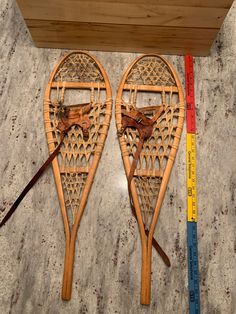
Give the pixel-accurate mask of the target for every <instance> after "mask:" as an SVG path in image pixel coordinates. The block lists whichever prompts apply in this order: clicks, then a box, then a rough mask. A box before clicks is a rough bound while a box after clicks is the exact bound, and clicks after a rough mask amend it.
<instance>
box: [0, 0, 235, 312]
mask: <svg viewBox="0 0 236 314" xmlns="http://www.w3.org/2000/svg"><path fill="white" fill-rule="evenodd" d="M235 4H236V3H235ZM235 4H234V6H233V8H232V9H231V10H230V12H229V14H228V16H227V18H226V20H225V23H224V25H223V27H222V29H221V31H220V33H219V35H218V37H217V39H216V41H215V43H214V45H213V47H212V50H211V55H210V56H209V57H205V58H195V82H196V84H195V85H196V89H195V93H196V108H197V175H198V207H199V222H198V234H199V264H200V265H199V266H200V276H201V279H200V284H201V286H200V289H201V308H202V313H203V314H213V313H214V314H219V313H222V314H234V313H236V260H235V256H236V239H235V227H236V193H235V190H236V5H235ZM63 53H64V51H62V50H51V49H38V48H36V47H34V45H33V43H32V41H31V38H30V35H29V33H28V31H27V29H26V26H25V24H24V21H23V19H22V17H21V15H20V12H19V10H18V7H17V6H16V4H15V1H13V0H0V134H1V140H0V145H1V146H0V147H1V149H0V160H1V163H0V176H1V185H0V213H1V217H2V216H3V215H4V211H7V210H8V209H9V206H10V204H11V203H12V202H13V200H14V199H15V197H16V196H17V194H18V193H19V192H20V191H21V189H22V188H23V187H24V185H25V184H26V183H27V182H28V180H29V179H30V178H31V177H32V175H33V174H34V173H35V171H36V170H37V169H38V167H39V165H41V163H42V161H43V160H45V159H46V157H47V156H48V151H47V144H46V139H45V133H44V126H43V111H42V110H43V106H42V105H43V95H44V89H45V86H46V84H47V80H48V77H49V74H50V72H51V69H52V68H53V66H54V64H55V63H56V62H57V60H58V58H59V57H60V56H61V55H62V54H63ZM93 54H94V55H95V56H96V57H97V58H98V59H99V60H100V61H101V63H102V64H103V66H104V68H105V69H106V71H107V73H108V76H109V78H110V81H111V84H112V88H113V95H114V97H115V95H116V88H117V86H118V83H119V80H120V78H121V75H122V74H123V72H124V70H125V69H126V67H127V66H128V64H129V63H130V62H131V61H132V60H134V58H135V57H136V56H137V55H136V54H126V53H107V52H106V53H105V52H93ZM166 58H167V59H168V60H169V61H170V62H171V63H172V64H173V65H174V67H175V68H176V70H177V71H178V74H179V76H180V78H181V80H182V83H183V84H184V60H183V57H180V56H166ZM125 180H126V179H125V175H124V170H123V164H122V159H121V155H120V150H119V145H118V141H117V137H116V129H115V124H114V116H113V119H112V122H111V127H110V130H109V135H108V138H107V142H106V145H105V149H104V151H103V156H102V159H101V162H100V165H99V167H98V171H97V174H96V178H95V181H94V185H93V188H92V190H91V194H90V197H89V201H88V203H87V207H86V209H85V212H84V216H83V219H82V223H81V226H80V228H79V232H78V237H77V245H76V255H75V265H74V281H73V295H72V299H71V301H70V302H65V301H62V300H61V299H60V290H61V283H62V272H63V259H64V244H65V243H64V231H63V225H62V219H61V214H60V210H59V204H58V200H57V195H56V190H55V186H54V181H53V176H52V170H51V169H49V170H48V171H47V172H46V174H45V175H44V176H43V178H42V179H41V180H40V182H39V183H38V184H37V185H36V186H35V187H34V188H33V190H32V191H31V192H30V193H29V194H28V195H27V197H26V198H25V200H24V201H23V202H22V204H21V205H20V207H19V208H18V210H17V211H16V213H15V214H14V216H13V217H12V219H11V221H9V222H8V224H7V225H6V226H5V227H4V228H2V229H1V230H0V267H1V271H0V313H2V314H5V313H12V314H13V313H14V314H21V313H24V314H28V313H32V314H33V313H34V314H37V313H48V314H58V313H79V314H82V313H98V314H100V313H101V314H103V313H104V314H113V313H120V314H126V313H130V314H132V313H159V314H162V313H165V314H167V313H168V314H171V313H178V314H182V313H188V290H187V266H186V218H185V217H186V186H185V134H183V137H182V139H181V143H180V148H179V151H178V155H177V158H176V161H175V165H174V169H173V172H172V175H171V179H170V182H169V186H168V190H167V193H166V196H165V201H164V204H163V207H162V212H161V215H160V219H159V221H158V225H157V229H156V234H157V236H158V239H159V241H160V243H161V244H162V245H163V246H164V247H165V249H166V251H167V252H168V254H169V256H170V258H171V262H172V267H171V268H170V269H167V268H166V267H165V266H164V265H163V263H162V261H161V260H160V258H159V257H158V256H157V255H156V254H155V252H154V253H153V275H152V302H151V305H150V306H149V307H146V306H141V305H140V303H139V296H140V261H141V255H140V239H139V234H138V228H137V224H136V222H135V220H134V218H132V215H131V212H130V206H129V200H128V193H127V186H126V181H125ZM133 230H134V231H133Z"/></svg>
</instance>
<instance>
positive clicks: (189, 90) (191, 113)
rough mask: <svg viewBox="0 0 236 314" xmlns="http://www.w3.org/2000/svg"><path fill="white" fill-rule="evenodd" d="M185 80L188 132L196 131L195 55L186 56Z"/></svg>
mask: <svg viewBox="0 0 236 314" xmlns="http://www.w3.org/2000/svg"><path fill="white" fill-rule="evenodd" d="M185 73H186V74H185V80H186V103H187V109H186V122H187V133H193V134H195V133H196V121H195V101H194V72H193V57H192V56H189V55H186V56H185Z"/></svg>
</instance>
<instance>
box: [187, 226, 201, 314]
mask: <svg viewBox="0 0 236 314" xmlns="http://www.w3.org/2000/svg"><path fill="white" fill-rule="evenodd" d="M187 233H188V234H187V239H188V290H189V313H190V314H200V293H199V271H198V248H197V223H196V222H193V221H188V222H187Z"/></svg>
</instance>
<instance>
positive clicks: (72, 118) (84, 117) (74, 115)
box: [0, 103, 92, 228]
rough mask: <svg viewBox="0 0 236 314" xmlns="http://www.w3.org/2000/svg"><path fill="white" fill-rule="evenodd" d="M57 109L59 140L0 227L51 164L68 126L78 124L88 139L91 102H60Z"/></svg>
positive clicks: (68, 128) (0, 225)
mask: <svg viewBox="0 0 236 314" xmlns="http://www.w3.org/2000/svg"><path fill="white" fill-rule="evenodd" d="M57 105H59V108H58V111H57V118H58V120H59V122H58V125H57V129H58V130H59V131H60V142H59V144H58V146H57V147H56V149H55V150H54V151H53V153H52V154H51V155H50V156H49V157H48V159H47V160H46V161H45V163H44V164H43V165H42V167H41V168H40V169H39V170H38V171H37V173H36V174H35V175H34V176H33V178H32V179H31V180H30V181H29V183H28V184H27V185H26V187H25V188H24V190H23V191H22V192H21V194H20V195H19V196H18V198H17V199H16V201H15V202H14V203H13V205H12V206H11V208H10V209H9V211H8V212H7V214H6V216H5V217H4V218H3V220H2V221H1V223H0V228H1V227H2V226H3V225H4V224H5V223H6V222H7V221H8V219H9V218H10V217H11V216H12V214H13V213H14V211H15V210H16V209H17V207H18V206H19V204H20V203H21V201H22V200H23V198H24V197H25V196H26V194H27V193H28V192H29V191H30V189H31V188H32V187H33V186H34V185H35V183H36V182H37V181H38V179H39V178H40V177H41V176H42V174H43V173H44V172H45V170H46V169H47V167H48V166H49V165H50V164H51V162H52V161H53V160H54V158H55V157H56V156H57V155H58V153H59V151H60V148H61V145H62V143H63V139H64V137H65V135H66V134H67V133H68V131H69V130H70V128H71V127H72V126H74V125H78V126H80V127H81V129H82V132H83V138H84V140H85V141H86V140H88V136H89V128H90V126H91V122H90V119H89V116H88V113H89V112H90V110H91V109H92V103H86V104H78V105H71V106H63V105H61V104H60V103H59V104H58V103H57Z"/></svg>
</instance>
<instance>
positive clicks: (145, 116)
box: [116, 54, 184, 304]
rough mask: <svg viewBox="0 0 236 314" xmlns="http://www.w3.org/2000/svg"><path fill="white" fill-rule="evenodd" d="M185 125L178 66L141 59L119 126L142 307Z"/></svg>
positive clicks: (128, 80) (120, 97)
mask: <svg viewBox="0 0 236 314" xmlns="http://www.w3.org/2000/svg"><path fill="white" fill-rule="evenodd" d="M183 123H184V97H183V92H182V87H181V84H180V81H179V79H178V77H177V74H176V73H175V71H174V70H173V68H172V66H171V65H170V64H169V63H168V62H167V61H166V60H165V59H163V58H162V57H160V56H158V55H156V54H149V55H144V56H142V57H140V58H138V59H137V60H135V61H134V62H133V63H132V64H131V65H130V67H129V68H128V69H127V71H126V72H125V74H124V76H123V78H122V80H121V83H120V86H119V88H118V92H117V98H116V125H117V130H118V136H119V143H120V148H121V153H122V158H123V162H124V167H125V172H126V176H127V180H128V191H129V196H130V203H131V209H132V212H133V214H134V216H135V218H136V220H137V222H138V225H139V231H140V236H141V244H142V276H141V303H142V304H150V295H151V259H152V246H154V247H155V248H156V250H157V252H158V253H159V254H160V256H161V257H162V259H163V261H164V262H165V264H166V265H167V266H170V261H169V259H168V257H167V255H166V254H165V252H164V251H163V250H162V248H161V247H160V245H159V244H158V243H157V241H156V240H155V239H154V231H155V227H156V223H157V219H158V216H159V214H160V209H161V205H162V202H163V199H164V195H165V191H166V188H167V184H168V180H169V177H170V173H171V169H172V166H173V162H174V159H175V156H176V152H177V149H178V146H179V141H180V137H181V133H182V128H183Z"/></svg>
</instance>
